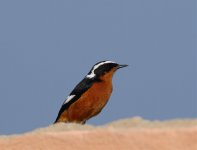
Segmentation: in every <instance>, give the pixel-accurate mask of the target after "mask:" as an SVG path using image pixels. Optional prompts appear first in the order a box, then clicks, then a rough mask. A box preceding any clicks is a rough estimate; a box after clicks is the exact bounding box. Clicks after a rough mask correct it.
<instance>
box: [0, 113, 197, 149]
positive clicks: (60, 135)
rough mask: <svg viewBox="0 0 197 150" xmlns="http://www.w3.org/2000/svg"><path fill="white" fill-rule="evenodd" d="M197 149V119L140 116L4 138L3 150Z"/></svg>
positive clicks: (0, 142)
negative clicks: (98, 124) (101, 124)
mask: <svg viewBox="0 0 197 150" xmlns="http://www.w3.org/2000/svg"><path fill="white" fill-rule="evenodd" d="M59 149H64V150H79V149H80V150H92V149H94V150H101V149H102V150H110V149H111V150H120V149H121V150H197V120H194V119H193V120H189V119H187V120H171V121H164V122H160V121H148V120H143V119H141V118H139V117H135V118H132V119H124V120H120V121H115V122H112V123H110V124H107V125H104V126H98V127H95V126H91V125H77V124H63V123H60V124H57V125H51V126H49V127H46V128H41V129H36V130H34V131H32V132H29V133H25V134H20V135H11V136H0V150H59Z"/></svg>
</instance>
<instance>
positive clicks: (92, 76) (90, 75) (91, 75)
mask: <svg viewBox="0 0 197 150" xmlns="http://www.w3.org/2000/svg"><path fill="white" fill-rule="evenodd" d="M108 63H115V62H113V61H104V62H101V63H99V64H97V65H95V66H94V67H93V69H92V71H91V73H90V74H88V75H87V76H86V77H87V78H90V79H91V78H94V77H95V76H96V74H95V73H94V71H95V70H96V69H97V68H98V67H100V66H101V65H104V64H108Z"/></svg>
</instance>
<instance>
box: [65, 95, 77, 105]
mask: <svg viewBox="0 0 197 150" xmlns="http://www.w3.org/2000/svg"><path fill="white" fill-rule="evenodd" d="M74 97H75V95H69V96H68V97H67V99H66V100H65V101H64V104H67V103H68V102H70V101H71V100H72V99H73V98H74Z"/></svg>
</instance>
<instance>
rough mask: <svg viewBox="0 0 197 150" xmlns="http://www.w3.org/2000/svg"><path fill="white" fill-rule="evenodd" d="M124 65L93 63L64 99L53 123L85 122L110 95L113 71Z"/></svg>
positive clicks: (104, 62)
mask: <svg viewBox="0 0 197 150" xmlns="http://www.w3.org/2000/svg"><path fill="white" fill-rule="evenodd" d="M126 66H128V65H120V64H117V63H115V62H113V61H101V62H98V63H97V64H95V65H94V66H93V67H92V69H91V70H90V72H89V73H88V75H86V76H85V78H84V79H83V80H82V81H81V82H80V83H79V84H78V85H77V86H76V87H75V88H74V90H73V91H72V92H71V93H70V95H69V96H68V97H67V99H66V100H65V101H64V103H63V105H62V107H61V109H60V111H59V113H58V116H57V118H56V120H55V122H54V123H58V122H65V123H68V122H74V123H80V124H85V122H86V121H87V120H88V119H90V118H91V117H93V116H96V115H97V114H99V113H100V112H101V110H102V109H103V107H104V106H105V105H106V103H107V102H108V100H109V98H110V96H111V93H112V88H113V87H112V77H113V75H114V73H115V72H116V70H118V69H120V68H123V67H126Z"/></svg>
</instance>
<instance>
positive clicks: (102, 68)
mask: <svg viewBox="0 0 197 150" xmlns="http://www.w3.org/2000/svg"><path fill="white" fill-rule="evenodd" d="M126 66H128V65H120V64H117V63H115V62H113V61H109V60H107V61H101V62H98V63H96V64H95V65H94V66H93V67H92V69H91V70H90V72H89V73H88V75H87V76H86V78H89V79H95V78H99V77H100V76H102V75H104V74H106V73H108V72H110V71H111V70H112V69H113V70H117V69H119V68H123V67H126Z"/></svg>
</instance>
